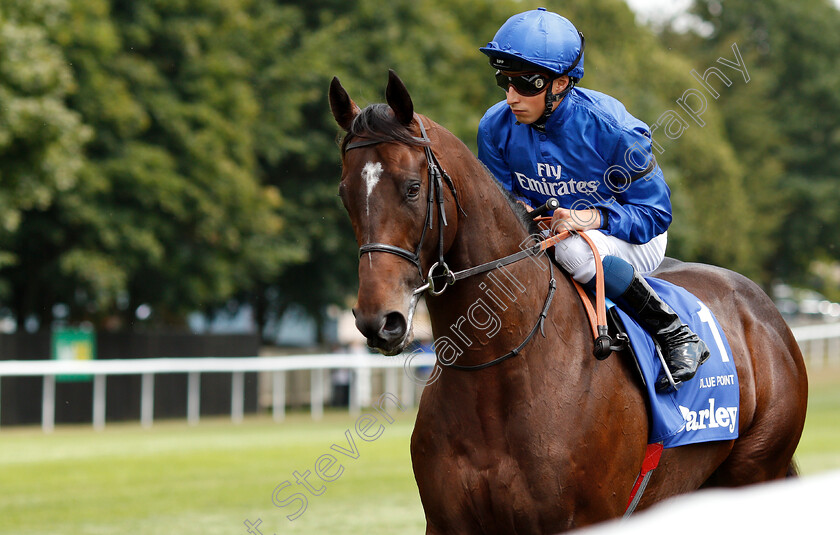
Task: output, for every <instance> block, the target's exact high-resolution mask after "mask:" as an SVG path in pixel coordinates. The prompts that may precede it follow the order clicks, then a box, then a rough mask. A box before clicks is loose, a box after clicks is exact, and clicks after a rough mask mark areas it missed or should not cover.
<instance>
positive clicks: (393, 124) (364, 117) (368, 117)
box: [341, 104, 540, 236]
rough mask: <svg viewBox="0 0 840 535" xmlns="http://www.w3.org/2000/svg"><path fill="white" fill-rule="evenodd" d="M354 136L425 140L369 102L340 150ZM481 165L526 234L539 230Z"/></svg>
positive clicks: (387, 109)
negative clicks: (520, 222) (523, 227)
mask: <svg viewBox="0 0 840 535" xmlns="http://www.w3.org/2000/svg"><path fill="white" fill-rule="evenodd" d="M355 137H367V138H373V139H379V140H382V141H386V142H389V141H393V142H397V143H403V144H405V145H408V146H410V147H424V146H427V145H428V144H429V142H428V141H423V140H422V139H420V138H418V137H416V136H415V135H414V133H413V132H412V131H411V130H409V129H408V128H406V126H405V125H403V124H402V123H400V122H399V121H398V120H397V119H396V117H395V116H394V112H393V111H392V110H391V107H390V106H388V105H387V104H371V105H370V106H368V107H366V108H365V109H363V110H362V111H360V112H359V114H358V115H356V117H355V119H353V124H352V125H350V131H349V132H347V135H346V136H344V139H342V140H341V152H342V153H344V152H345V151H346V150H347V145H349V144H350V141H351V140H352V139H353V138H355ZM481 169H482V170H483V171H484V172H485V173H486V174H487V175H488V178H489V179H490V180H491V181H492V182H493V184H495V185H496V187H497V188H498V189H499V191H500V192H502V195H504V197H505V199H506V200H507V202H508V204H509V205H510V208H511V210H513V213H515V214H516V216H517V217H518V218H519V220H520V221H522V224H523V225H524V226H525V228H526V229H527V230H528V233H529V234H530V235H532V236H533V235H534V234H539V232H540V229H539V227H538V225H537V224H536V223H535V222H534V221H533V220H532V219H531V218H530V217H529V216H528V211H527V210H526V209H525V207H524V206H523V205H522V204H521V203H518V202H516V198H515V197H514V196H513V194H511V192H509V191H508V190H506V189H505V188H503V187H502V185H501V184H500V183H499V181H498V180H496V178H495V177H494V176H493V174H492V173H491V172H490V170H489V169H487V167H486V166H485V165H484V164H483V163H482V164H481Z"/></svg>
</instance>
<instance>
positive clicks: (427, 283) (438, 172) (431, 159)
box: [344, 117, 557, 371]
mask: <svg viewBox="0 0 840 535" xmlns="http://www.w3.org/2000/svg"><path fill="white" fill-rule="evenodd" d="M416 119H417V124H419V125H420V133H421V134H422V137H414V139H415V140H417V141H421V142H423V143H424V145H423V150H424V151H425V152H426V161H427V163H428V168H429V169H428V177H429V194H428V210H426V220H425V221H424V222H423V232H422V234H421V235H420V243H418V244H417V249H416V250H415V251H414V252H413V253H412V252H411V251H409V250H407V249H403V248H402V247H398V246H396V245H391V244H388V243H366V244H364V245H362V246H361V247H359V256H360V257H361V256H362V255H363V254H365V253H373V252H380V253H390V254H394V255H397V256H399V257H400V258H404V259H406V260H408V261H409V262H411V263H412V264H414V265H415V266H417V270H418V272H419V273H420V278H421V279H422V280H423V284H422V285H421V286H420V287H418V288H417V289H416V290H414V292H413V294H412V295H413V296H416V295H417V294H420V293H422V292H425V291H428V292H429V293H430V294H431V295H440V294H442V293H443V291H444V290H446V288H447V287H448V286H449V285H450V284H455V282H456V281H458V280H461V279H464V278H467V277H471V276H473V275H478V274H479V273H485V272H487V271H491V270H493V269H497V268H500V267H502V266H506V265H508V264H512V263H514V262H518V261H520V260H522V259H524V258H528V257H533V256H535V255H537V254H539V253H541V252H542V251H544V250H545V249H546V248H547V247H548V246H549V242H550V240H545V241H543V242H540V243H537V244H536V245H534V246H533V247H529V248H527V249H522V250H520V251H519V252H516V253H513V254H510V255H508V256H506V257H504V258H500V259H497V260H493V261H491V262H485V263H484V264H480V265H478V266H474V267H471V268H468V269H464V270H461V271H457V272H453V271H452V270H450V269H449V266H448V265H447V264H446V261H445V260H444V259H443V253H444V251H443V248H444V245H443V227H444V226H446V225H447V223H446V213H445V210H444V206H443V182H444V181H445V182H446V185H447V186H448V187H449V190H450V191H451V192H452V196H453V197H454V198H455V205H456V206H457V207H458V211H460V212H461V213H462V214H464V215H466V212H464V210H463V209H462V208H461V203H460V202H459V201H458V192H457V191H456V190H455V183H454V182H453V181H452V178H451V177H450V176H449V175H448V174H447V173H446V171H445V170H444V169H443V167H442V166H441V165H440V162H439V161H438V159H437V157H436V156H435V153H434V152H433V151H432V148H431V143H432V141H431V139H429V136H428V135H426V127H425V126H423V121H422V120H421V119H420V117H416ZM391 141H394V140H390V139H361V140H359V141H355V142H352V143H348V144H347V146H346V147H345V148H344V153H345V154H346V153H347V151H349V150H353V149H358V148H361V147H368V146H370V145H377V144H379V143H388V142H391ZM435 206H437V213H438V221H440V222H441V224H440V225H439V227H440V228H439V233H438V236H439V238H438V260H437V262H435V263H434V264H433V265H432V267H431V268H430V269H429V273H428V275H427V276H426V278H425V279H423V270H422V267H421V265H420V251H421V250H422V249H423V240H424V239H425V237H426V231H427V230H431V228H432V223H433V220H432V215H433V210H434V208H435ZM435 270H440V273H438V274H436V273H435ZM435 277H438V278H441V277H442V278H443V279H444V281H443V285H442V286H441V287H440V288H436V287H435V285H434V283H433V280H434V278H435ZM556 290H557V282H556V281H555V279H554V269H553V268H552V267H551V263H550V262H549V281H548V295H547V296H546V298H545V302H544V303H543V308H542V311H541V312H540V315H539V318H538V319H537V322H536V324H534V327H533V328H532V329H531V331H530V332H529V333H528V335H527V336H526V337H525V339H524V340H523V341H522V343H520V344H519V345H518V346H516V347H515V348H514V349H513V350H511V351H509V352H507V353H506V354H504V355H502V356H501V357H497V358H495V359H493V360H491V361H489V362H485V363H483V364H476V365H470V366H462V365H460V364H455V363H454V362H444V361H443V360H441V359H440V357H438V362H439V363H440V364H441V366H444V367H447V368H454V369H456V370H464V371H476V370H483V369H485V368H489V367H490V366H495V365H496V364H499V363H500V362H504V361H506V360H508V359H510V358H513V357H515V356H517V355H518V354H519V353H520V352H521V351H522V349H523V348H524V347H525V346H526V345H527V344H528V342H530V341H531V339H533V338H534V336H535V335H536V334H537V332H538V331H539V332H542V335H543V337H545V332H543V323H544V322H545V318H546V316H547V315H548V309H549V308H550V307H551V301H552V299H553V298H554V292H555V291H556Z"/></svg>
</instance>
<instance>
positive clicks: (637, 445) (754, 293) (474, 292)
mask: <svg viewBox="0 0 840 535" xmlns="http://www.w3.org/2000/svg"><path fill="white" fill-rule="evenodd" d="M385 95H386V103H385V104H372V105H370V106H368V107H366V108H365V109H364V110H361V109H360V108H359V107H358V106H357V105H356V103H355V102H354V101H353V100H352V99H351V98H350V96H349V95H348V93H347V91H346V90H345V89H344V87H343V86H342V85H341V83H340V82H339V80H338V79H337V78H333V80H332V83H331V84H330V89H329V102H330V108H331V111H332V114H333V117H334V118H335V120H336V122H337V123H338V125H339V126H340V127H341V128H342V129H343V130H344V132H345V136H344V139H343V140H342V142H341V162H342V170H341V182H340V186H339V196H340V197H341V200H342V202H343V204H344V207H345V208H346V210H347V212H348V215H349V217H350V221H351V223H352V227H353V232H354V234H355V237H356V240H357V242H358V244H359V246H360V259H359V291H358V300H357V303H356V305H355V306H354V308H353V313H354V315H355V318H356V326H357V328H358V329H359V331H360V332H361V333H362V334H363V335H364V336H365V337H366V338H367V341H368V345H369V346H370V347H372V348H376V349H378V350H379V351H380V352H382V353H383V354H386V355H396V354H399V353H400V352H402V351H404V350H405V349H406V347H407V346H408V344H409V343H410V342H411V340H412V319H413V315H414V310H415V307H416V305H417V302H418V300H419V298H420V296H421V294H422V293H424V292H425V293H426V294H427V295H426V304H427V307H428V310H429V315H430V318H431V322H432V331H433V334H434V337H435V346H434V347H435V350H436V353H437V355H438V364H437V365H436V367H435V368H434V371H433V380H430V381H429V384H427V386H426V387H425V388H424V390H423V392H422V395H421V399H420V402H419V407H418V413H417V417H416V422H415V427H414V431H413V433H412V436H411V459H412V466H413V470H414V476H415V479H416V482H417V487H418V491H419V495H420V500H421V502H422V506H423V510H424V513H425V517H426V534H427V535H432V534H444V533H457V534H493V533H500V534H501V533H504V534H537V533H540V534H542V533H557V532H562V531H567V530H570V529H573V528H577V527H580V526H586V525H590V524H593V523H597V522H601V521H605V520H608V519H612V518H616V517H619V516H621V515H622V513H623V512H624V510H625V507H626V506H627V501H628V496H629V495H630V492H631V488H632V487H633V485H634V482H635V480H636V477H637V475H638V474H639V469H640V466H641V463H642V459H643V456H644V454H645V451H646V444H647V438H648V425H649V424H648V416H647V406H646V403H647V401H646V399H645V397H643V394H642V391H641V388H640V379H639V378H638V372H637V371H636V368H635V364H634V363H633V362H631V361H630V357H629V356H628V355H627V354H626V352H617V353H613V354H612V355H611V356H610V358H607V359H605V360H598V359H596V358H594V357H593V356H592V355H593V347H594V346H593V344H594V342H593V337H592V333H591V330H590V329H589V327H588V325H589V324H588V320H587V316H586V311H585V309H584V306H583V304H582V302H581V300H580V298H579V297H578V294H577V293H576V291H575V289H574V288H573V283H572V281H571V279H570V278H569V277H568V276H567V275H563V274H559V273H557V274H556V276H555V269H556V268H555V267H552V266H551V265H550V264H551V263H550V262H548V260H547V259H546V258H545V255H543V256H542V257H539V256H538V255H534V254H529V255H525V256H529V257H528V258H518V259H517V260H518V261H516V262H511V263H508V264H507V265H504V266H502V265H501V263H500V262H497V260H498V259H502V258H510V255H511V254H512V253H515V252H517V251H523V250H526V248H523V246H522V244H523V243H528V239H529V236H531V233H532V227H531V225H530V223H529V220H528V219H527V218H526V217H525V216H524V215H523V213H522V212H523V210H522V209H520V208H518V207H517V206H516V203H513V202H512V201H511V199H510V198H509V196H508V195H506V194H505V192H504V191H503V190H502V188H501V187H500V186H499V185H498V183H497V182H496V180H495V179H494V178H493V177H492V176H491V175H490V174H489V172H488V171H487V170H486V168H485V167H484V166H483V165H482V164H481V163H480V162H479V161H478V159H477V158H476V157H475V155H474V154H473V153H472V152H471V151H470V149H469V148H468V147H467V146H466V145H465V144H464V143H462V142H461V141H460V140H459V139H458V138H457V137H456V136H454V135H453V134H452V133H451V132H449V131H448V130H446V129H445V128H444V127H442V126H441V125H439V124H437V123H435V122H433V121H432V120H431V119H429V118H428V117H425V116H423V115H420V114H416V113H415V112H414V104H413V102H412V99H411V96H410V95H409V92H408V90H407V89H406V87H405V84H404V83H403V82H402V81H401V80H400V78H399V77H398V76H397V75H396V74H395V73H394V72H393V71H391V72H390V75H389V79H388V84H387V88H386V94H385ZM527 250H528V251H530V249H527ZM520 256H521V255H520ZM494 262H495V264H494ZM487 266H490V268H487ZM479 268H480V269H479ZM470 270H472V271H470ZM465 273H466V275H467V276H463V278H459V277H456V276H455V274H461V275H464V274H465ZM655 276H657V277H661V278H662V279H665V280H667V281H670V282H673V283H675V284H677V285H680V286H683V287H684V288H686V289H688V290H689V291H690V292H692V293H693V294H695V295H696V296H697V297H698V298H699V299H701V300H702V301H703V302H704V303H705V304H706V305H707V306H708V307H709V308H710V309H711V310H712V311H713V312H714V314H715V315H716V317H717V319H718V321H719V323H720V325H721V326H722V328H723V331H724V333H725V335H726V337H727V338H728V341H729V344H730V346H731V349H732V353H733V355H734V359H735V360H736V361H737V362H736V366H737V372H738V377H739V380H740V386H739V388H740V415H741V416H740V425H739V431H740V434H739V438H738V439H736V440H730V441H718V442H707V443H702V444H693V445H689V446H681V447H677V448H669V449H666V450H665V451H664V453H663V454H662V457H661V460H660V463H659V468H658V469H657V470H656V471H655V472H654V473H653V475H652V477H651V479H650V481H649V485H648V487H647V490H646V492H645V493H644V495H643V497H642V499H641V502H640V503H639V509H644V508H647V507H649V506H651V505H652V504H654V503H656V502H660V501H662V500H665V499H666V498H669V497H672V496H675V495H678V494H682V493H687V492H690V491H694V490H696V489H700V488H704V487H712V486H723V487H731V486H740V485H747V484H751V483H758V482H762V481H768V480H773V479H779V478H784V477H786V476H791V475H795V473H796V468H795V464H794V461H793V454H794V450H795V449H796V446H797V444H798V442H799V438H800V436H801V433H802V429H803V426H804V420H805V412H806V404H807V377H806V371H805V365H804V362H803V359H802V355H801V353H800V350H799V348H798V346H797V344H796V341H795V340H794V337H793V335H792V334H791V331H790V329H789V328H788V326H787V324H786V323H785V321H784V320H783V319H782V317H781V315H780V314H779V313H778V312H777V310H776V308H775V306H774V304H773V302H772V301H771V300H770V299H769V298H768V297H767V295H766V294H765V293H764V292H763V291H762V290H761V289H760V287H759V286H758V285H756V284H755V283H753V282H752V281H750V280H749V279H747V278H746V277H743V276H741V275H739V274H737V273H735V272H732V271H728V270H726V269H723V268H720V267H713V266H710V265H703V264H697V263H683V262H679V261H675V260H668V261H666V262H663V265H662V266H661V267H660V268H659V270H658V271H657V272H656V273H655ZM706 515H708V516H709V520H710V521H712V522H713V521H714V512H705V511H698V517H697V518H696V519H692V520H691V521H692V522H697V521H700V522H702V521H703V520H702V519H703V518H705V517H706Z"/></svg>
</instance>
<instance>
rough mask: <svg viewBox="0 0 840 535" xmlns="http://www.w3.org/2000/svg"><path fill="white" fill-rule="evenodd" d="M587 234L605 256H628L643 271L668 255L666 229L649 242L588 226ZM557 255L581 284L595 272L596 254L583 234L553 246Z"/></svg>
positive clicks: (654, 265)
mask: <svg viewBox="0 0 840 535" xmlns="http://www.w3.org/2000/svg"><path fill="white" fill-rule="evenodd" d="M586 235H587V236H588V237H589V238H590V239H591V240H592V242H593V243H594V244H595V246H596V247H597V248H598V254H600V255H601V259H603V258H604V257H605V256H607V255H611V256H617V257H619V258H621V259H622V260H625V261H626V262H627V263H629V264H630V265H631V266H633V267H634V268H636V271H637V272H639V273H640V274H642V275H648V274H650V272H652V271H653V270H654V269H656V268H657V267H658V266H659V264H660V263H661V262H662V259H663V258H665V246H666V245H667V244H668V232H667V231H666V232H663V233H662V234H660V235H659V236H656V237H655V238H653V239H652V240H650V241H649V242H647V243H641V244H634V243H628V242H626V241H622V240H620V239H618V238H616V237H614V236H608V235H606V234H604V233H603V232H601V231H600V230H588V231H586ZM554 257H555V258H556V259H557V262H559V263H560V265H561V266H563V267H564V268H565V269H566V271H568V272H569V274H570V275H571V276H572V278H574V279H575V280H576V281H578V282H580V283H581V284H585V283H587V282H589V281H590V280H592V277H594V276H595V256H594V255H593V254H592V249H591V248H590V247H589V244H587V243H586V242H585V241H584V240H583V238H581V237H580V236H570V237H569V238H566V239H565V240H563V241H561V242H560V243H558V244H557V245H555V246H554Z"/></svg>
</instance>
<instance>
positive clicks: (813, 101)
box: [688, 0, 840, 296]
mask: <svg viewBox="0 0 840 535" xmlns="http://www.w3.org/2000/svg"><path fill="white" fill-rule="evenodd" d="M694 12H695V13H696V14H697V15H698V16H699V17H701V18H702V19H703V20H705V21H706V22H707V23H709V24H710V25H711V27H712V28H713V31H712V34H711V36H710V37H709V38H708V39H702V40H701V39H697V38H694V39H691V38H690V37H689V38H688V39H689V40H690V43H689V46H691V47H693V48H694V50H697V51H698V52H699V53H702V54H706V55H714V54H717V53H718V51H719V50H720V49H722V48H724V47H727V46H729V45H730V44H731V43H733V42H737V43H738V46H739V48H740V50H741V51H742V54H743V55H744V58H745V61H748V62H749V65H750V66H751V69H750V72H751V74H752V75H753V77H754V79H755V82H753V81H751V82H750V87H749V89H745V88H737V89H736V90H735V91H729V90H727V97H728V98H729V102H728V103H727V105H728V112H727V130H728V136H729V139H730V140H731V141H732V143H733V144H734V145H735V146H736V147H738V151H739V154H742V155H743V157H744V159H745V160H746V161H748V162H749V164H750V175H751V177H752V178H751V180H752V190H753V191H755V192H764V191H767V190H772V189H773V188H776V189H777V193H776V195H775V196H774V197H772V198H773V201H774V202H773V203H772V204H765V206H763V207H762V209H763V210H765V211H766V212H770V213H781V215H782V216H783V220H782V223H781V225H778V226H777V227H776V229H777V231H778V233H777V235H776V239H775V247H774V248H773V249H772V250H771V253H772V254H771V255H769V256H768V257H767V261H766V264H765V265H766V266H767V269H768V270H769V271H770V272H771V273H772V275H773V276H775V277H778V278H783V279H787V280H791V281H797V282H807V281H810V282H815V281H814V278H815V272H814V268H815V266H816V265H817V264H818V263H819V262H820V261H822V262H830V263H836V262H837V261H838V260H840V250H838V249H837V247H836V245H835V244H836V243H838V242H839V241H840V230H838V229H840V211H838V210H837V208H836V207H837V206H838V204H840V193H838V191H840V190H838V188H837V180H838V177H840V157H838V154H840V129H839V128H840V127H838V122H837V117H840V64H839V62H840V59H838V55H837V51H838V50H840V34H838V33H837V31H836V28H837V27H838V25H840V11H838V10H837V9H836V7H834V6H833V5H831V3H830V2H829V1H827V0H803V1H801V2H794V3H790V2H782V1H780V0H764V1H762V2H748V1H745V0H727V1H726V2H725V3H719V2H716V1H713V0H698V1H697V2H696V3H695V6H694ZM744 110H747V111H748V113H747V114H746V116H745V113H744ZM768 175H770V176H771V177H772V178H774V179H773V180H771V181H770V182H769V183H768V182H767V180H766V177H767V176H768ZM775 177H778V179H775ZM819 283H821V284H823V285H824V286H823V289H824V290H826V291H829V292H832V293H834V295H835V296H837V295H840V289H838V288H840V286H838V281H833V283H832V284H831V286H828V281H826V280H823V281H819Z"/></svg>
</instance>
